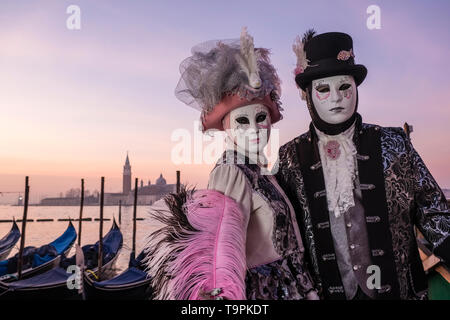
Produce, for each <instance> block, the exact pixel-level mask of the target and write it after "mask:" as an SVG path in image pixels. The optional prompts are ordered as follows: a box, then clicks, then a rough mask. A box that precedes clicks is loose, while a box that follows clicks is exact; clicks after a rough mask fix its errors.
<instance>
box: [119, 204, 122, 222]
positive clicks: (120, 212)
mask: <svg viewBox="0 0 450 320" xmlns="http://www.w3.org/2000/svg"><path fill="white" fill-rule="evenodd" d="M119 225H122V200H119Z"/></svg>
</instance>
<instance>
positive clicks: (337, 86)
mask: <svg viewBox="0 0 450 320" xmlns="http://www.w3.org/2000/svg"><path fill="white" fill-rule="evenodd" d="M311 91H312V92H311V96H312V101H313V103H314V106H315V108H316V111H317V114H318V115H319V117H320V119H322V120H323V121H325V122H327V123H330V124H339V123H343V122H345V121H347V120H348V119H350V117H351V116H352V115H353V113H354V112H355V108H356V95H357V92H356V83H355V79H354V78H353V76H349V75H344V76H333V77H327V78H322V79H317V80H313V81H312V89H311Z"/></svg>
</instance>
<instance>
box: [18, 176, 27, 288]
mask: <svg viewBox="0 0 450 320" xmlns="http://www.w3.org/2000/svg"><path fill="white" fill-rule="evenodd" d="M29 194H30V186H29V185H28V176H26V177H25V203H24V205H23V218H22V235H21V238H20V248H19V259H18V262H17V277H18V279H19V280H20V278H21V277H22V265H23V249H24V247H25V231H26V226H27V214H28V197H29Z"/></svg>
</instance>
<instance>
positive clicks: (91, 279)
mask: <svg viewBox="0 0 450 320" xmlns="http://www.w3.org/2000/svg"><path fill="white" fill-rule="evenodd" d="M113 228H114V230H115V232H120V229H119V227H118V226H117V224H116V220H115V219H114V222H113ZM118 240H119V239H115V241H113V242H110V243H109V244H108V246H104V247H103V255H104V256H103V265H102V269H101V278H100V279H99V278H98V271H99V270H98V266H97V264H95V268H91V269H90V268H86V269H85V272H84V274H83V288H84V294H85V298H86V299H87V300H90V299H93V298H95V289H94V283H96V282H97V281H105V280H108V279H111V278H112V277H113V276H114V273H115V263H116V259H117V257H118V255H119V254H118V252H119V251H120V249H121V248H122V244H123V239H122V237H120V242H119V241H118ZM114 251H116V252H117V254H116V255H115V256H114V257H113V256H112V253H113V252H114Z"/></svg>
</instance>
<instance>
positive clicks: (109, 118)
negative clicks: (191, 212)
mask: <svg viewBox="0 0 450 320" xmlns="http://www.w3.org/2000/svg"><path fill="white" fill-rule="evenodd" d="M71 4H75V5H78V6H79V7H80V8H81V30H69V29H68V28H67V27H66V20H67V18H68V17H69V14H67V13H66V9H67V7H68V6H69V5H71ZM372 4H376V5H378V6H379V7H380V9H381V29H379V30H369V29H368V28H367V27H366V20H367V18H368V16H369V15H368V14H367V13H366V9H367V7H368V6H369V5H372ZM449 12H450V2H449V1H445V0H442V1H437V0H433V1H381V0H378V1H373V0H370V1H350V0H347V1H344V0H338V1H320V0H316V1H299V0H295V1H262V0H259V1H242V0H241V1H233V0H228V1H211V0H210V1H193V0H190V1H187V0H184V1H170V0H169V1H123V0H122V1H119V0H95V1H92V0H71V1H62V0H61V1H25V0H11V1H9V0H1V2H0V110H1V117H0V130H1V135H0V192H4V191H17V190H19V191H20V190H22V189H23V185H24V177H25V176H26V175H29V176H30V184H31V192H32V200H33V199H34V201H37V200H39V199H40V198H41V197H44V196H55V195H57V194H59V192H65V191H66V190H67V189H69V188H72V187H74V188H75V187H78V186H79V180H80V179H81V178H85V179H86V183H87V188H88V189H90V190H94V189H99V185H100V177H101V176H105V177H106V191H108V192H118V191H121V188H122V184H121V175H122V166H123V164H124V161H125V157H126V153H127V151H129V156H130V160H131V165H132V172H133V176H134V177H136V176H137V177H139V178H140V179H143V180H144V182H145V183H146V182H147V181H148V180H151V182H152V183H153V182H155V180H156V178H157V177H158V176H159V174H160V173H163V175H164V176H165V177H166V179H167V181H168V182H169V183H174V182H175V171H176V170H181V178H182V182H183V183H190V184H196V185H197V186H198V187H205V186H206V183H207V180H208V175H209V171H210V170H211V168H212V166H213V165H212V164H184V165H176V164H174V163H173V162H172V161H171V150H172V148H173V147H174V145H175V144H176V142H173V141H172V140H171V135H172V133H173V132H174V130H176V129H180V128H185V129H186V130H188V131H190V132H192V134H193V132H194V121H196V120H198V118H199V112H198V111H197V110H195V109H192V108H190V107H188V106H186V105H184V104H183V103H182V102H180V101H178V100H177V99H176V98H175V96H174V88H175V86H176V84H177V82H178V80H179V70H178V67H179V64H180V62H181V61H182V60H183V59H184V58H186V57H188V56H189V55H190V49H191V47H192V46H194V45H196V44H198V43H200V42H203V41H206V40H212V39H229V38H237V37H239V34H240V31H241V28H242V27H243V26H247V27H248V30H249V32H250V34H252V35H253V36H254V39H255V46H260V47H266V48H270V49H271V51H272V62H273V63H274V65H275V66H276V68H277V69H278V71H279V75H280V77H281V79H282V81H283V85H282V89H283V93H282V101H283V107H284V109H285V111H284V119H283V120H282V121H281V122H279V123H277V124H276V125H275V128H278V129H279V130H280V138H281V139H280V140H281V143H282V144H283V143H285V142H287V141H289V140H291V139H293V138H294V137H296V136H298V135H299V134H301V133H303V132H304V131H306V130H307V128H308V124H309V122H310V118H309V114H308V112H307V109H306V106H305V103H304V102H303V101H301V100H300V99H299V95H298V91H297V89H296V86H295V83H294V79H293V74H292V70H293V69H294V66H295V56H294V54H293V53H292V50H291V46H292V42H293V40H294V38H295V36H296V35H297V34H303V33H304V32H305V30H306V29H308V28H312V27H313V28H315V29H316V31H317V32H318V33H323V32H328V31H342V32H346V33H349V34H350V35H351V36H352V37H353V41H354V52H355V55H356V61H357V63H362V64H364V65H365V66H366V67H367V69H368V76H367V78H366V81H365V82H364V83H363V84H362V85H361V86H360V87H359V97H360V102H359V112H360V113H361V114H362V116H363V120H364V121H365V122H369V123H377V124H380V125H383V126H402V125H403V123H404V122H405V121H406V122H408V123H410V124H412V125H413V126H414V132H413V133H412V141H413V144H414V146H415V148H416V149H417V150H418V151H419V153H420V154H421V156H422V158H423V159H424V160H425V162H426V164H427V166H428V168H429V169H430V171H431V172H432V174H433V175H434V177H435V178H436V180H437V181H438V183H439V184H440V185H441V187H442V188H449V187H450V170H449V162H450V143H449V138H450V134H449V133H450V130H449V127H450V105H449V101H450V90H449V89H450V77H449V71H450V62H449V61H450V60H449V56H450V42H449V35H450V19H449V17H448V13H449ZM2 197H6V196H2ZM2 197H0V202H1V198H2Z"/></svg>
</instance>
